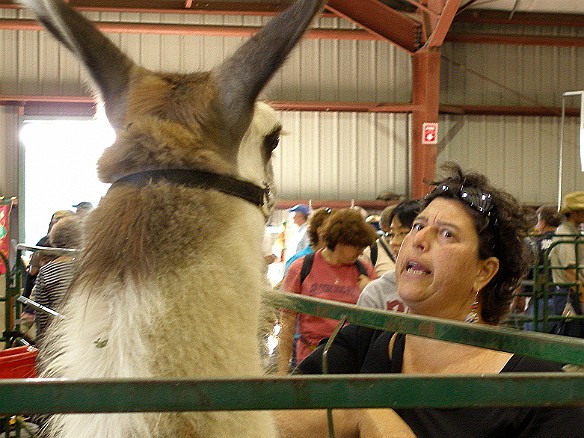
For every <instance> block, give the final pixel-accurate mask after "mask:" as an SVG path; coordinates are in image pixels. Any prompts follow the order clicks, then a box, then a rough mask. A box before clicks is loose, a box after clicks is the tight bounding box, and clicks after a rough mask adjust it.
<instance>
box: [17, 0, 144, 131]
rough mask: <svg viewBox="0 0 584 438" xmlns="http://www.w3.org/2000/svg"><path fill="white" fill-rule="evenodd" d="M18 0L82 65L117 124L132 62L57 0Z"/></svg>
mask: <svg viewBox="0 0 584 438" xmlns="http://www.w3.org/2000/svg"><path fill="white" fill-rule="evenodd" d="M19 1H20V3H22V4H24V5H25V6H27V7H29V8H30V9H31V10H32V11H33V12H34V13H35V14H36V16H37V17H38V19H39V20H40V21H41V22H42V23H43V24H44V26H45V27H46V28H47V29H48V30H49V31H50V32H51V33H52V34H53V35H54V36H55V37H56V38H57V39H58V40H59V41H60V42H61V43H62V44H64V45H65V46H66V47H67V48H68V49H69V50H71V52H73V54H75V56H77V57H78V58H79V59H80V60H81V61H82V62H83V63H84V64H85V66H86V67H87V69H88V71H89V73H90V75H91V77H92V78H93V80H94V82H95V85H96V86H97V88H98V91H99V92H100V94H101V97H102V99H103V100H104V103H105V107H106V112H107V114H108V118H109V119H110V123H112V125H114V126H117V125H119V123H120V122H121V118H122V117H123V113H124V110H125V98H126V95H127V90H128V86H129V84H128V83H129V77H130V70H131V68H132V66H133V65H134V64H133V62H132V61H131V60H130V59H129V58H128V57H127V56H126V55H124V54H123V53H122V51H121V50H120V49H118V48H117V47H116V46H115V45H114V44H113V43H112V42H111V41H110V40H109V39H108V38H107V37H106V36H105V35H104V34H102V33H101V32H100V31H99V30H97V28H96V27H95V26H94V25H93V23H91V22H90V21H89V20H87V19H86V18H85V17H84V16H83V15H81V14H79V13H78V12H77V11H75V10H74V9H73V8H71V7H70V6H68V5H66V4H64V3H63V2H62V1H61V0H19Z"/></svg>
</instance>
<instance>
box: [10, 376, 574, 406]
mask: <svg viewBox="0 0 584 438" xmlns="http://www.w3.org/2000/svg"><path fill="white" fill-rule="evenodd" d="M469 388H472V391H469ZM571 405H584V374H583V373H517V375H512V374H511V373H508V374H501V375H496V374H493V375H467V376H460V375H456V376H454V375H446V376H440V377H436V376H428V375H416V376H412V375H403V374H393V375H387V374H377V375H371V374H369V375H358V376H354V375H335V376H291V377H266V378H256V379H249V378H247V379H246V378H240V379H236V378H234V379H200V380H186V379H183V380H172V379H161V380H140V379H119V380H64V379H63V380H61V379H26V380H16V379H15V380H4V381H0V412H4V413H11V414H30V413H38V414H52V413H112V412H181V411H182V412H184V411H242V410H280V409H318V408H332V409H344V408H347V409H348V408H381V407H390V408H394V409H395V408H412V407H420V408H423V407H432V408H455V407H464V406H466V407H486V406H571Z"/></svg>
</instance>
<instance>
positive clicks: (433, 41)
mask: <svg viewBox="0 0 584 438" xmlns="http://www.w3.org/2000/svg"><path fill="white" fill-rule="evenodd" d="M435 2H436V0H435ZM438 4H443V7H442V12H441V13H440V16H439V17H438V19H437V20H436V22H435V24H434V27H433V30H432V34H431V35H430V37H429V38H428V41H426V44H425V45H424V47H426V48H428V49H432V48H436V47H441V46H442V43H443V42H444V38H445V37H446V34H447V33H448V30H449V29H450V26H452V21H453V20H454V16H455V15H456V11H457V10H458V7H459V6H460V0H446V1H445V2H444V0H440V1H438V2H437V3H436V5H438Z"/></svg>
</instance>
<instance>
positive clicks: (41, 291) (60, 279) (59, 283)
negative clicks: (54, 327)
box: [32, 257, 76, 341]
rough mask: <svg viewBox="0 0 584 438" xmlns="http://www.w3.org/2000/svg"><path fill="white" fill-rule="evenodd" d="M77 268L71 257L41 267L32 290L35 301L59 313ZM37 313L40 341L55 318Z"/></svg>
mask: <svg viewBox="0 0 584 438" xmlns="http://www.w3.org/2000/svg"><path fill="white" fill-rule="evenodd" d="M75 267H76V262H75V259H71V258H69V257H60V258H58V259H57V260H54V261H52V262H49V263H47V264H46V265H44V266H43V267H41V268H40V270H39V274H38V276H37V279H36V283H35V285H34V288H33V290H32V296H33V299H34V300H35V301H36V302H37V303H39V304H42V305H43V306H46V307H48V308H50V309H52V310H56V311H57V312H59V310H60V307H61V301H62V300H63V297H64V296H65V292H67V289H68V288H69V285H70V284H71V281H72V280H73V275H74V274H75ZM35 313H36V318H35V323H36V337H37V341H38V340H40V339H41V338H42V336H43V335H44V333H45V331H46V329H47V327H48V326H49V324H50V323H51V320H52V319H53V318H54V317H53V316H51V315H49V314H47V313H45V312H43V311H41V310H37V311H36V312H35Z"/></svg>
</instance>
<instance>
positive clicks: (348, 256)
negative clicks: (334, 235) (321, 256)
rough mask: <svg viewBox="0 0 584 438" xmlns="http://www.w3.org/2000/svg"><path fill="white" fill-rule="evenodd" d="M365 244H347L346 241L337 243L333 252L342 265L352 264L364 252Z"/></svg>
mask: <svg viewBox="0 0 584 438" xmlns="http://www.w3.org/2000/svg"><path fill="white" fill-rule="evenodd" d="M364 249H365V247H364V246H354V245H347V244H346V243H337V244H336V246H335V249H334V250H333V252H334V253H335V258H336V260H337V261H338V262H339V263H340V264H341V265H352V264H353V263H355V260H357V257H359V256H360V255H361V254H363V250H364Z"/></svg>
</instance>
